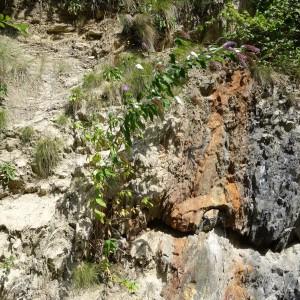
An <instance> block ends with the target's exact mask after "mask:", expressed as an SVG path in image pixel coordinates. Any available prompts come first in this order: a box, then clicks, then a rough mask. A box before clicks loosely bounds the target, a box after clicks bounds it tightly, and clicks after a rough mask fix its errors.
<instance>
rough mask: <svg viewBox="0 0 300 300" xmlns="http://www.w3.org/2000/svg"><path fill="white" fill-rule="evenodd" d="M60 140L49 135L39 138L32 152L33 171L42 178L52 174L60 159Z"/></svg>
mask: <svg viewBox="0 0 300 300" xmlns="http://www.w3.org/2000/svg"><path fill="white" fill-rule="evenodd" d="M60 148H61V145H60V142H59V141H58V140H57V139H52V138H49V137H44V138H41V139H40V140H39V141H38V142H37V145H36V148H35V153H34V168H35V172H36V173H37V174H38V175H39V176H40V177H42V178H46V177H48V176H49V175H51V174H52V172H53V169H54V168H55V167H56V166H57V164H58V162H59V160H60V154H59V152H60Z"/></svg>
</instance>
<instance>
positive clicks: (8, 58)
mask: <svg viewBox="0 0 300 300" xmlns="http://www.w3.org/2000/svg"><path fill="white" fill-rule="evenodd" d="M29 63H30V61H29V59H28V57H26V55H25V54H24V52H23V51H22V49H21V48H20V47H19V46H18V45H17V44H16V42H15V41H13V40H11V39H9V38H7V37H4V36H1V39H0V80H1V81H2V82H5V83H6V82H9V81H17V82H20V81H21V82H22V81H24V80H25V79H26V75H27V70H28V67H29Z"/></svg>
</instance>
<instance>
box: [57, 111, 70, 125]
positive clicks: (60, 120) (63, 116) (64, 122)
mask: <svg viewBox="0 0 300 300" xmlns="http://www.w3.org/2000/svg"><path fill="white" fill-rule="evenodd" d="M54 122H55V123H56V124H57V125H58V126H61V127H63V126H66V125H67V124H68V122H69V118H68V116H67V115H66V114H61V115H59V116H58V117H57V118H56V119H55V121H54Z"/></svg>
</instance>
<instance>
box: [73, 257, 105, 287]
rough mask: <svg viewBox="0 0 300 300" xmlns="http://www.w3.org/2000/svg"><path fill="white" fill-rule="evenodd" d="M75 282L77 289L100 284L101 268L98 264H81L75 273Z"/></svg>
mask: <svg viewBox="0 0 300 300" xmlns="http://www.w3.org/2000/svg"><path fill="white" fill-rule="evenodd" d="M73 282H74V286H75V287H76V288H77V289H84V288H89V287H92V286H94V285H96V284H97V283H99V267H98V266H97V265H96V264H91V263H85V262H83V263H81V264H80V265H79V266H77V268H76V269H75V270H74V271H73Z"/></svg>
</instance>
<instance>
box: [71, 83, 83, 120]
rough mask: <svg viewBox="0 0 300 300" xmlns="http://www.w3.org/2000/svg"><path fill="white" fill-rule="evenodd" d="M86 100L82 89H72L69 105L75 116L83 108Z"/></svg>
mask: <svg viewBox="0 0 300 300" xmlns="http://www.w3.org/2000/svg"><path fill="white" fill-rule="evenodd" d="M84 98H85V95H84V92H83V90H82V88H81V87H76V88H74V89H72V91H71V95H70V98H69V104H70V110H71V112H72V113H73V114H74V113H75V112H76V111H78V110H79V109H80V108H81V106H82V102H83V101H84Z"/></svg>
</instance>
